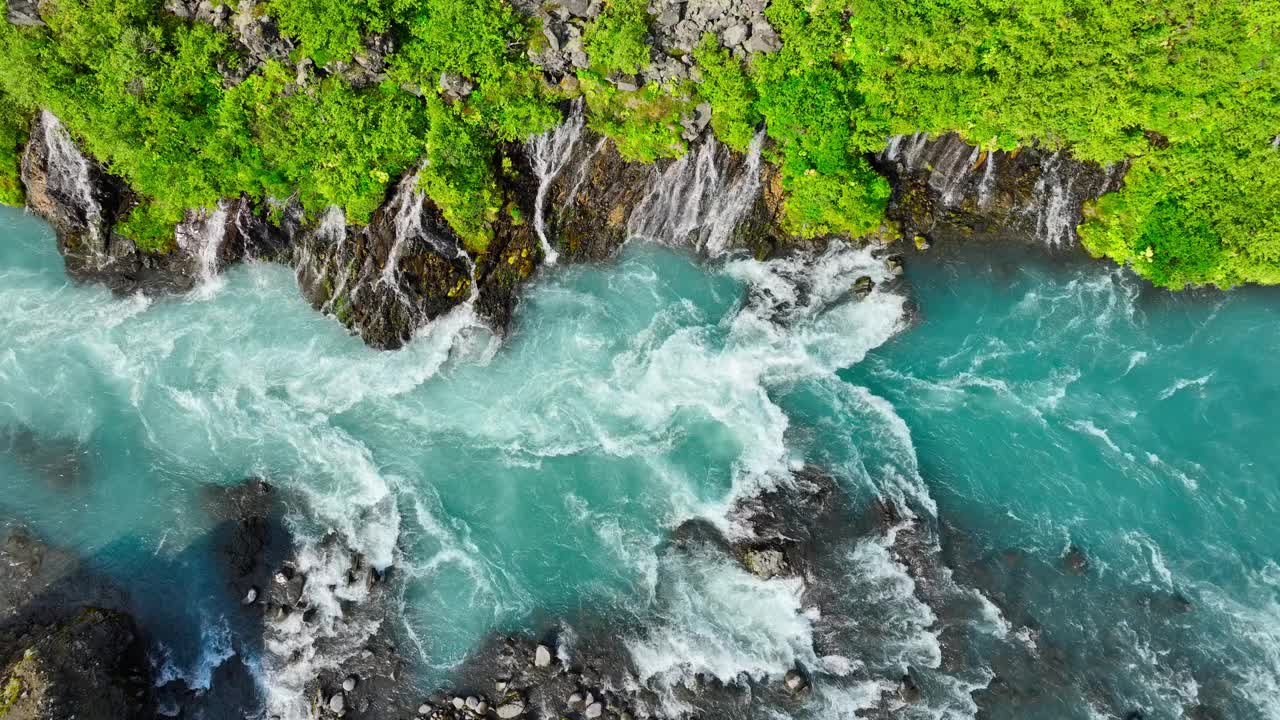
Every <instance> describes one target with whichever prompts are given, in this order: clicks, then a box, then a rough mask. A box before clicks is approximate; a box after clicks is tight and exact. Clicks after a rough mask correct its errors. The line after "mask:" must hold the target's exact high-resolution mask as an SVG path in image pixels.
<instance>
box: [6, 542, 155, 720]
mask: <svg viewBox="0 0 1280 720" xmlns="http://www.w3.org/2000/svg"><path fill="white" fill-rule="evenodd" d="M0 575H2V576H3V577H0V580H3V582H0V664H2V665H0V666H3V667H4V668H5V669H4V671H3V673H4V674H3V675H2V676H0V687H2V688H4V691H3V695H0V710H3V714H4V717H6V718H27V719H31V720H54V719H55V718H57V719H61V718H70V717H76V718H94V719H97V718H101V719H103V720H106V719H107V718H121V719H126V720H127V719H130V718H141V717H145V716H146V715H145V713H144V712H143V709H144V708H145V707H146V706H147V704H148V703H149V702H150V691H149V688H150V680H149V678H150V673H149V671H148V670H147V667H146V665H145V662H144V658H143V649H142V643H141V642H140V641H139V635H138V632H137V628H136V627H135V626H134V623H133V620H132V619H131V618H130V617H129V615H127V614H126V613H124V612H122V611H121V610H120V609H119V608H122V607H124V606H125V603H126V597H125V595H124V593H123V592H121V591H120V589H119V588H117V587H116V586H115V585H113V584H112V583H110V582H109V581H107V580H105V579H104V578H102V577H100V576H98V575H97V574H95V573H93V572H91V571H89V570H87V569H86V568H85V567H84V566H83V564H82V563H81V562H80V559H79V558H78V557H76V556H75V555H73V554H71V553H69V552H66V551H64V550H61V549H59V548H56V547H53V546H51V545H48V544H46V543H44V542H42V541H40V540H39V539H37V538H36V537H35V536H33V535H32V534H31V533H29V532H27V531H26V530H24V529H21V528H15V529H11V530H9V531H8V532H7V534H6V537H5V539H4V542H3V544H2V545H0Z"/></svg>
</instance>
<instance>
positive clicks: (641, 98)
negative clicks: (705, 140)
mask: <svg viewBox="0 0 1280 720" xmlns="http://www.w3.org/2000/svg"><path fill="white" fill-rule="evenodd" d="M578 79H579V82H580V84H581V88H582V94H583V97H584V99H585V100H586V104H587V109H588V110H589V111H590V113H589V114H588V116H587V123H588V125H589V126H590V128H591V129H592V130H595V131H596V132H598V133H600V134H601V135H607V136H608V137H609V138H611V139H612V140H613V141H614V143H615V144H616V145H617V146H618V152H619V153H621V155H622V157H624V158H626V159H628V160H638V161H640V162H646V163H651V162H653V161H655V160H657V159H658V158H664V157H680V156H681V155H683V154H685V152H686V151H687V150H688V144H687V143H686V142H685V141H684V139H683V138H682V137H681V136H680V134H681V132H683V129H682V128H681V126H680V116H681V115H682V114H684V113H687V112H690V111H691V110H692V109H693V107H694V106H695V105H696V104H697V103H696V102H695V101H694V100H693V99H692V98H691V97H690V95H689V94H688V93H687V92H686V91H685V90H684V89H683V88H664V87H662V86H659V85H656V84H654V83H649V84H647V85H644V86H643V87H641V88H640V89H638V90H633V91H625V90H619V89H618V88H616V87H614V86H613V85H612V84H611V83H609V82H608V81H606V80H604V79H603V78H601V77H600V76H599V75H597V74H595V73H592V72H589V71H583V72H579V73H578Z"/></svg>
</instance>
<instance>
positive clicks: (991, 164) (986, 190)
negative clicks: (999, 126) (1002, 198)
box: [978, 150, 996, 210]
mask: <svg viewBox="0 0 1280 720" xmlns="http://www.w3.org/2000/svg"><path fill="white" fill-rule="evenodd" d="M995 189H996V151H995V150H992V151H991V152H988V153H987V160H986V163H985V164H984V166H983V168H982V180H981V181H980V182H979V183H978V207H979V208H981V209H983V210H986V209H988V208H990V207H991V203H992V202H993V201H994V200H995Z"/></svg>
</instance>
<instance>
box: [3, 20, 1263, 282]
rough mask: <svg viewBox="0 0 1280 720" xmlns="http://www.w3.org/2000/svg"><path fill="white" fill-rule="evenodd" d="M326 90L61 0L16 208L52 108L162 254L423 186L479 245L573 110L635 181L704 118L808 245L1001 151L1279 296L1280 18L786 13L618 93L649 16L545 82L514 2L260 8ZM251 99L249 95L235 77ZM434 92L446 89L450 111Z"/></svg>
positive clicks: (1119, 245)
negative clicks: (677, 77) (191, 235)
mask: <svg viewBox="0 0 1280 720" xmlns="http://www.w3.org/2000/svg"><path fill="white" fill-rule="evenodd" d="M261 11H265V12H268V13H270V14H271V15H272V16H273V17H274V18H275V19H276V20H277V21H278V22H279V25H280V27H281V30H282V32H283V33H284V34H285V35H286V36H288V37H290V38H292V39H293V41H294V42H295V43H296V45H297V51H296V53H295V57H294V59H295V60H297V59H299V58H303V57H308V58H311V59H313V60H314V61H315V62H316V65H318V66H321V67H322V68H323V67H325V66H326V65H328V66H329V69H328V71H324V70H320V71H316V70H309V71H303V72H299V71H298V70H297V69H296V68H293V67H287V66H285V65H281V64H276V63H268V64H266V65H265V66H263V67H258V68H253V72H252V73H251V74H250V75H249V77H248V78H247V79H246V80H244V81H243V82H239V83H236V82H234V81H231V80H227V79H225V76H226V75H227V73H226V72H225V71H226V70H227V69H232V68H236V67H238V66H243V65H244V64H245V63H246V62H247V60H246V59H245V58H244V57H243V55H242V54H241V52H240V50H239V49H238V46H237V44H236V42H235V39H234V37H233V35H232V34H231V33H230V32H227V31H225V30H219V29H215V28H213V27H211V26H208V25H205V24H202V23H194V22H187V21H181V20H178V19H177V18H175V17H174V16H172V15H171V14H169V13H167V12H166V11H164V9H163V3H162V1H161V0H59V1H58V2H57V3H46V4H45V5H44V7H42V8H41V12H42V13H43V14H44V15H45V19H46V20H47V21H48V23H49V27H48V28H18V27H14V26H12V25H9V24H7V23H0V55H2V56H3V57H4V58H5V61H4V62H3V63H0V200H3V201H6V202H16V201H18V200H19V197H18V195H17V191H18V187H17V182H16V177H17V176H16V173H17V156H16V150H17V147H18V146H19V144H20V143H21V141H22V136H23V132H24V124H25V120H24V118H26V117H29V116H30V114H31V113H32V112H34V111H35V110H36V109H37V108H47V109H49V110H51V111H52V112H54V113H55V114H56V115H57V116H58V117H60V118H61V119H62V120H63V122H64V123H65V124H66V125H67V127H68V128H69V129H70V131H71V132H72V134H73V135H74V136H75V137H76V139H77V141H79V142H80V143H81V144H82V145H83V147H84V148H85V149H86V150H87V151H89V152H90V153H91V154H93V155H94V156H95V157H96V158H98V159H99V160H101V161H102V162H104V163H105V164H106V165H107V166H108V167H109V168H110V170H111V171H112V172H114V173H116V174H118V175H120V176H122V177H123V178H124V179H125V180H127V181H128V183H129V184H130V186H131V187H132V188H133V189H134V190H135V192H136V194H137V197H138V203H137V206H136V207H135V208H134V210H133V212H132V215H131V216H130V217H129V218H128V219H127V221H126V223H125V230H126V231H127V232H129V233H131V234H132V235H134V236H135V237H137V238H138V239H139V241H140V244H141V245H142V246H143V247H146V248H149V249H154V250H160V249H164V248H165V247H166V246H167V245H168V244H170V243H171V242H172V232H171V228H172V225H173V223H174V222H176V221H177V220H179V219H180V218H181V217H182V216H183V213H184V212H186V211H187V210H188V209H191V208H199V207H210V206H212V205H213V204H214V203H215V202H217V200H218V199H219V198H222V197H226V196H231V195H235V194H238V193H240V192H248V193H249V194H250V195H252V196H254V197H256V198H259V199H267V198H276V199H280V198H284V197H290V196H294V197H296V198H297V199H298V200H299V201H300V202H302V203H303V205H304V207H305V208H306V209H307V210H308V211H309V212H313V213H314V212H318V211H320V210H322V209H323V208H324V207H326V206H328V205H338V206H341V207H343V208H344V209H345V210H346V212H347V216H348V220H349V221H350V222H353V223H361V222H367V221H368V219H369V217H370V215H371V213H372V211H373V209H374V208H376V207H377V206H378V204H379V203H380V202H381V201H382V200H383V198H384V197H385V195H386V192H387V189H388V187H389V185H390V184H391V183H392V182H394V181H396V180H397V179H398V177H400V176H401V175H402V174H404V173H407V172H412V171H414V170H415V169H416V171H417V172H418V177H419V183H420V185H421V187H422V188H423V189H424V190H425V191H426V192H427V193H428V194H429V195H430V196H431V197H432V199H433V200H434V201H435V202H436V204H437V205H439V206H440V208H441V210H442V212H443V213H444V215H445V217H446V218H447V219H448V220H449V222H450V223H451V224H452V225H453V226H454V228H455V229H456V230H457V231H458V233H459V234H460V235H461V236H462V237H463V239H464V240H465V241H466V242H467V243H468V244H469V245H470V246H472V247H473V248H475V249H481V248H483V247H484V246H485V245H486V244H487V242H488V240H489V238H490V237H491V236H492V233H493V224H494V222H495V219H496V218H497V215H498V213H499V211H500V208H501V207H503V206H504V204H506V201H505V199H504V198H502V196H501V192H500V190H499V182H498V173H499V171H500V168H501V167H502V163H501V158H502V154H503V152H504V144H505V143H510V142H518V141H521V140H523V139H524V138H526V137H528V136H529V135H531V134H533V133H536V132H540V131H542V130H544V129H546V128H548V127H550V126H551V125H553V124H554V123H555V122H556V121H557V120H558V118H559V112H558V110H557V108H556V103H557V102H558V101H559V100H562V99H564V98H565V97H566V96H568V95H570V94H573V93H577V92H580V93H581V94H583V95H584V96H585V99H586V103H587V107H588V109H589V118H588V120H589V124H590V126H591V127H592V128H593V129H595V130H596V131H598V132H601V133H604V134H606V135H608V136H609V137H611V138H613V139H614V140H615V141H616V143H617V145H618V147H619V149H620V151H621V153H622V154H623V155H624V156H625V157H627V158H630V159H636V160H642V161H647V162H651V161H654V160H657V159H660V158H667V157H676V156H679V155H680V154H682V153H684V152H686V150H687V143H686V142H685V141H684V140H683V139H682V138H681V125H680V119H681V117H684V116H688V115H689V114H690V113H691V112H693V109H694V107H695V106H696V105H697V104H698V103H700V102H704V101H705V102H708V103H710V105H711V107H712V110H713V112H712V117H711V127H712V129H713V131H714V132H715V133H716V135H717V136H718V137H719V138H720V139H721V140H722V141H723V142H725V143H726V144H727V145H729V146H730V147H732V148H734V149H737V150H739V151H742V150H744V149H746V148H747V147H748V145H749V143H750V142H751V139H752V138H753V136H754V135H755V133H756V132H757V130H758V128H759V127H760V126H761V125H762V124H763V126H764V127H765V128H766V130H767V133H768V136H769V139H770V142H769V144H768V150H767V157H768V158H769V159H770V160H771V161H773V162H775V163H777V164H778V166H779V168H780V171H781V172H780V174H779V177H780V182H781V184H782V188H783V189H784V190H785V191H786V199H785V205H784V211H783V215H782V219H783V222H784V224H785V225H786V227H787V229H788V230H790V231H791V232H793V233H795V234H797V235H800V236H805V237H809V236H817V235H822V234H828V233H849V234H853V235H861V234H866V233H871V232H875V231H877V230H878V229H879V228H880V227H881V226H882V223H883V210H884V207H885V203H886V202H887V198H888V195H889V189H888V186H887V184H886V182H885V181H884V179H883V178H881V177H880V176H878V175H877V174H876V173H875V172H873V171H872V169H871V167H870V165H869V164H868V162H867V157H868V155H869V154H870V153H873V152H876V151H879V150H880V149H882V148H883V146H884V143H885V139H886V138H887V137H888V136H890V135H893V134H897V133H906V132H914V131H917V130H926V131H929V132H934V133H941V132H947V131H956V132H959V133H960V134H961V135H962V136H964V137H965V138H966V139H968V140H969V141H971V142H973V143H975V144H978V145H981V146H982V147H983V148H985V149H995V148H1001V149H1011V148H1014V147H1018V146H1022V145H1027V144H1032V143H1038V144H1040V145H1042V146H1047V147H1049V148H1053V149H1061V150H1065V151H1067V152H1069V153H1071V154H1072V155H1073V156H1075V157H1076V158H1079V159H1083V160H1090V161H1096V162H1100V163H1111V162H1117V161H1122V160H1123V161H1126V162H1129V163H1130V164H1131V169H1130V171H1129V174H1128V177H1127V181H1126V185H1125V188H1124V189H1123V190H1122V191H1120V192H1118V193H1114V194H1112V195H1109V196H1107V197H1104V198H1103V199H1101V200H1100V201H1099V202H1097V203H1096V204H1095V205H1094V206H1092V207H1090V208H1089V212H1088V217H1089V219H1088V222H1087V223H1086V224H1085V225H1084V226H1083V227H1082V228H1081V236H1082V238H1083V240H1084V243H1085V245H1086V247H1088V248H1089V249H1090V250H1091V251H1092V252H1094V253H1096V254H1099V255H1105V256H1107V257H1110V258H1113V259H1114V260H1116V261H1118V262H1126V263H1130V264H1132V266H1133V267H1134V269H1135V270H1136V271H1137V272H1139V273H1141V274H1143V275H1144V276H1146V277H1148V278H1150V279H1151V280H1152V281H1153V282H1155V283H1158V284H1161V285H1168V286H1171V287H1180V286H1182V285H1185V284H1188V283H1208V282H1211V283H1216V284H1219V285H1224V286H1225V285H1232V284H1237V283H1241V282H1280V148H1277V147H1276V146H1275V144H1273V138H1275V136H1276V135H1277V133H1280V68H1277V67H1276V63H1277V58H1280V10H1278V9H1277V8H1276V6H1275V4H1274V2H1273V1H1272V0H1240V1H1239V2H1233V3H1214V2H1209V1H1208V0H1172V1H1171V2H1167V3H1160V4H1158V5H1157V4H1153V3H1149V2H1140V1H1139V0H1113V1H1112V2H1108V3H1099V2H1097V1H1096V0H1016V1H1015V0H921V1H920V2H913V3H901V2H890V1H889V0H772V2H771V3H770V5H769V7H768V9H767V11H766V13H767V16H768V18H769V20H770V22H771V23H772V25H773V26H774V28H775V29H776V30H777V32H778V33H779V36H780V37H781V39H782V41H783V45H782V49H781V50H780V51H778V52H776V53H771V54H767V55H759V54H757V55H755V56H752V57H749V58H739V57H735V56H734V55H732V54H730V53H729V52H728V51H727V50H726V49H724V48H722V47H720V46H719V44H718V42H717V39H716V38H714V37H708V38H706V39H705V40H704V42H703V43H702V44H701V45H700V46H699V47H698V48H697V49H696V51H695V52H694V60H695V61H696V71H697V73H696V74H697V76H698V82H696V83H694V82H688V83H680V84H674V85H668V86H659V85H655V84H652V83H650V84H645V85H643V86H642V87H640V88H639V89H638V90H622V89H619V88H618V87H617V86H616V85H614V84H613V83H612V82H610V81H609V80H608V79H606V78H608V77H610V76H612V75H613V74H615V73H622V74H634V73H637V72H639V71H640V70H642V69H643V68H644V67H646V66H647V65H648V64H649V62H650V57H651V53H652V52H653V50H652V49H651V48H650V47H649V46H648V44H647V43H648V33H649V23H650V20H651V19H650V16H649V14H648V9H647V3H646V2H645V0H606V3H605V7H604V11H603V12H602V14H601V15H600V16H599V17H598V18H597V19H596V20H595V21H593V22H590V23H587V24H586V26H585V27H584V41H585V49H586V51H587V53H588V55H589V57H590V60H591V63H592V67H591V69H590V70H584V71H580V72H579V73H578V77H577V78H576V80H577V82H576V83H561V85H558V86H555V85H550V84H548V83H547V81H546V79H545V78H544V77H543V75H542V73H541V71H540V70H539V68H537V67H536V66H534V65H533V64H532V63H531V62H530V61H529V59H528V57H527V55H526V50H527V49H528V47H529V45H530V42H531V38H532V42H534V43H539V42H542V34H541V31H540V30H541V29H540V28H535V27H532V26H531V24H530V21H528V20H527V19H526V18H524V17H522V16H520V15H519V14H517V13H516V12H515V11H514V10H513V9H512V7H511V5H510V4H509V2H507V0H470V1H469V0H357V1H356V2H351V3H334V2H333V1H332V0H270V2H268V3H267V4H266V5H263V6H259V8H258V9H257V10H255V12H261ZM372 32H378V33H387V34H388V35H389V36H390V37H391V38H392V39H393V40H394V42H393V45H394V46H395V47H396V48H397V50H396V51H395V52H394V53H393V54H392V55H391V56H390V57H388V58H387V62H388V70H389V73H390V80H388V81H385V82H383V83H381V84H374V85H372V86H368V87H354V86H352V85H351V84H350V83H349V82H347V81H345V80H344V79H343V78H342V75H341V74H340V73H337V72H333V70H334V69H335V68H336V67H339V66H338V65H335V64H334V63H335V61H347V60H350V59H351V58H352V57H353V56H354V55H356V54H357V53H359V52H361V46H362V43H363V41H364V38H365V37H366V36H367V35H368V34H369V33H372ZM240 76H243V75H242V74H241V75H240ZM445 88H448V91H447V92H446V90H445Z"/></svg>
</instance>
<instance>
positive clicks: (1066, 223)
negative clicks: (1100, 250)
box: [1032, 152, 1075, 248]
mask: <svg viewBox="0 0 1280 720" xmlns="http://www.w3.org/2000/svg"><path fill="white" fill-rule="evenodd" d="M1063 165H1064V163H1063V161H1062V153H1061V152H1056V153H1054V154H1053V155H1050V156H1049V157H1048V158H1046V159H1045V161H1044V163H1043V164H1042V166H1041V168H1040V179H1039V180H1037V181H1036V187H1035V191H1034V197H1035V205H1034V206H1033V208H1032V210H1033V211H1034V213H1035V217H1036V238H1037V239H1038V240H1040V242H1043V243H1045V244H1046V245H1048V246H1049V247H1055V248H1056V247H1059V246H1061V245H1064V244H1065V245H1070V244H1071V243H1072V240H1073V238H1074V231H1075V217H1074V216H1075V213H1074V212H1073V203H1072V202H1071V186H1072V185H1073V184H1074V182H1075V177H1074V174H1072V173H1070V171H1069V169H1068V171H1067V177H1065V178H1064V177H1063V170H1064V168H1063Z"/></svg>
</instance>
